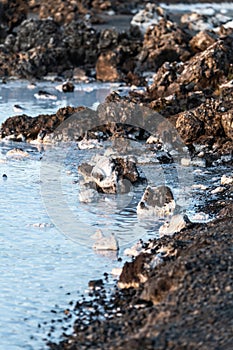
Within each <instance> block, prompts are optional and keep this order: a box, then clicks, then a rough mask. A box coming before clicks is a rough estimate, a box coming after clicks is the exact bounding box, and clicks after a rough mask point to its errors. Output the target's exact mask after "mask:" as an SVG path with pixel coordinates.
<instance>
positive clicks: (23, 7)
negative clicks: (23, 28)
mask: <svg viewBox="0 0 233 350" xmlns="http://www.w3.org/2000/svg"><path fill="white" fill-rule="evenodd" d="M27 14H28V4H27V1H23V0H4V1H1V4H0V23H1V24H2V23H3V24H5V25H6V26H7V27H8V28H9V31H12V29H13V28H14V27H16V26H18V25H19V24H20V23H21V22H22V21H23V20H25V19H26V18H27Z"/></svg>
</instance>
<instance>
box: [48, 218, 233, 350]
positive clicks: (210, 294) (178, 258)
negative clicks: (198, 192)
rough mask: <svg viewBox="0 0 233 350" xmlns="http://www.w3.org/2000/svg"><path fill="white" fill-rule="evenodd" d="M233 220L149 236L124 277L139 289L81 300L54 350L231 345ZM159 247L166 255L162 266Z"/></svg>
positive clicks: (99, 293) (221, 347)
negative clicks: (68, 329) (71, 323)
mask: <svg viewBox="0 0 233 350" xmlns="http://www.w3.org/2000/svg"><path fill="white" fill-rule="evenodd" d="M232 224H233V219H232V218H227V219H221V220H215V221H213V222H211V223H208V224H203V225H195V226H194V227H192V228H189V229H186V230H184V231H182V232H181V233H178V234H175V235H174V237H173V238H171V237H168V236H166V237H163V238H161V239H158V240H154V241H151V242H150V243H149V246H150V249H148V252H147V251H146V252H145V253H142V254H140V255H139V256H138V257H137V258H136V259H135V260H134V261H133V262H132V263H126V264H125V267H124V270H123V273H122V275H121V277H120V281H121V282H122V283H124V284H125V285H127V284H128V286H132V285H134V286H135V287H136V289H135V288H132V287H131V288H128V289H123V290H121V291H119V290H116V291H115V292H114V294H113V295H112V296H111V297H110V298H106V295H105V293H104V289H103V290H100V291H99V292H98V291H96V292H94V295H93V298H92V300H90V301H79V302H77V304H76V307H75V314H76V315H77V317H76V321H75V323H74V330H73V331H74V333H73V335H70V336H66V338H65V339H64V340H63V341H62V342H61V343H60V344H55V343H52V342H49V345H50V348H51V349H53V350H61V349H65V350H76V349H93V350H94V349H97V348H100V349H106V350H107V349H108V350H109V349H111V350H113V349H118V350H125V349H132V348H133V349H137V350H140V349H146V350H152V349H169V350H170V349H200V348H201V349H206V350H207V349H215V348H216V344H217V348H218V349H221V350H222V349H226V350H230V349H231V347H232V346H231V345H232V317H233V314H232V310H233V275H232V267H233V264H232V243H233V235H232V234H233V232H232ZM145 249H146V250H147V248H145ZM151 250H152V251H153V252H151ZM159 252H160V253H161V252H163V253H165V252H166V254H165V255H164V259H162V260H163V261H160V264H156V254H158V253H159ZM90 307H92V309H93V310H95V311H93V312H91V313H90V311H89V310H90ZM88 315H89V316H88Z"/></svg>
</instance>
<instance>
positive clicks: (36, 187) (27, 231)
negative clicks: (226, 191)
mask: <svg viewBox="0 0 233 350" xmlns="http://www.w3.org/2000/svg"><path fill="white" fill-rule="evenodd" d="M27 85H28V83H27V82H19V81H17V82H11V83H9V84H7V85H1V86H0V121H1V122H3V121H4V120H5V119H6V118H7V117H9V116H11V115H15V112H13V106H14V104H19V105H21V106H22V107H24V108H25V113H27V114H28V115H31V116H35V115H38V114H41V113H55V112H56V111H57V109H58V108H59V107H62V106H65V105H72V106H77V105H86V106H89V107H91V106H92V105H93V104H94V103H95V102H97V101H98V102H102V101H103V100H104V98H105V96H106V95H108V94H109V92H110V91H111V90H112V89H114V88H116V86H117V85H116V84H102V85H99V84H88V85H84V84H81V85H79V86H77V87H76V90H75V92H74V93H71V94H62V93H59V92H57V91H56V90H55V88H54V87H55V84H53V83H48V82H46V83H38V84H37V86H36V88H35V89H34V90H30V89H28V88H27ZM42 89H43V90H46V91H49V92H51V93H55V94H56V95H57V97H58V98H57V101H55V103H54V101H38V100H36V99H35V98H34V93H35V92H36V91H38V90H42ZM131 143H132V149H133V153H135V154H139V155H140V152H141V155H142V156H144V157H146V156H148V157H149V158H150V159H152V158H153V157H152V153H151V150H150V148H149V147H148V148H146V147H144V148H142V145H141V144H140V143H138V142H134V141H131ZM14 147H21V148H23V149H24V150H26V151H28V152H29V154H30V157H28V158H27V159H24V160H13V159H7V158H6V153H7V151H8V150H10V149H12V148H14ZM111 147H112V144H111V142H109V143H108V142H106V143H105V148H103V149H101V150H88V151H87V150H85V151H84V150H78V149H77V147H76V145H72V144H70V145H61V146H59V147H57V146H36V145H29V144H24V143H21V144H20V145H19V144H17V143H11V142H7V143H3V142H2V143H0V170H1V171H0V198H1V201H0V249H1V255H0V266H1V273H0V291H1V293H0V304H1V313H0V327H1V334H2V337H1V340H0V350H5V349H11V350H19V349H33V350H34V349H45V348H46V345H45V340H44V338H45V335H46V333H48V331H49V325H48V323H49V322H50V320H51V319H52V318H53V316H54V314H53V313H51V310H52V309H53V310H54V309H55V311H56V312H57V315H56V317H62V316H64V310H65V309H67V306H68V305H69V302H70V300H71V299H72V300H76V299H77V298H78V296H80V294H82V293H85V291H86V289H87V285H88V281H89V280H90V279H96V278H102V277H103V273H104V272H110V271H111V269H112V268H113V267H120V266H121V264H122V263H120V262H118V261H117V257H116V255H114V254H111V255H107V256H104V255H99V254H96V253H95V252H94V251H93V250H92V244H93V243H92V240H91V238H90V236H91V235H92V234H93V233H94V232H95V231H96V229H98V228H101V229H102V230H103V232H104V233H107V232H109V231H110V232H111V231H112V232H115V233H116V234H117V238H118V240H119V243H120V248H121V249H120V252H119V254H120V256H122V253H123V250H124V249H125V248H126V247H128V246H131V245H132V243H133V242H135V241H137V240H138V239H139V238H142V237H145V238H148V237H155V236H156V233H157V232H158V228H159V226H160V225H161V223H162V222H156V223H155V222H152V221H151V220H140V219H138V218H137V215H136V205H137V203H138V201H139V199H140V197H141V195H142V192H143V189H144V188H145V186H146V184H142V185H140V186H138V187H136V188H134V189H132V191H131V192H130V193H129V194H127V195H124V196H120V197H114V196H111V195H104V194H103V195H100V198H99V201H98V205H96V203H94V204H90V205H86V204H82V203H79V201H78V194H79V186H78V183H79V174H78V171H77V165H78V164H79V163H81V162H83V161H85V160H88V159H90V158H91V157H92V156H93V155H94V154H96V152H98V153H102V154H103V153H104V152H105V151H106V149H108V148H111ZM41 157H42V159H41ZM46 159H50V160H51V162H50V164H52V169H53V170H54V169H58V170H59V173H58V176H57V177H56V176H49V173H46V170H47V169H48V167H47V166H48V164H47V163H46ZM141 170H142V172H145V173H146V174H147V175H148V182H149V183H150V182H151V183H153V184H157V185H160V184H163V183H164V182H166V183H167V184H168V185H170V186H171V187H172V188H173V189H174V193H175V196H177V198H178V197H179V195H180V194H179V191H178V188H177V186H178V180H179V179H178V180H177V177H178V175H177V171H176V170H177V169H175V168H174V165H166V166H163V167H161V165H160V164H159V163H158V162H157V161H155V162H154V163H152V164H151V163H150V164H144V165H142V166H141ZM225 170H226V169H225V168H222V169H221V172H222V173H226V171H225ZM230 171H231V169H229V170H228V173H230ZM215 172H216V170H215ZM3 174H7V179H6V180H4V179H3V178H2V175H3ZM50 174H51V173H50ZM197 174H198V176H197V179H196V180H197V182H198V183H200V182H201V183H205V184H206V185H207V186H209V184H210V181H211V179H212V178H213V174H212V172H211V170H209V171H208V172H206V171H204V170H200V172H197ZM52 175H53V173H52ZM214 176H215V177H216V173H214ZM184 177H185V175H184ZM219 180H220V174H219V173H218V178H217V179H216V182H215V184H216V185H217V183H218V182H219ZM48 184H49V185H48ZM191 186H192V183H191V182H190V183H187V193H189V192H188V191H190V188H191ZM187 193H186V195H187ZM198 195H199V196H200V197H201V198H203V196H202V193H201V192H200V191H199V192H198V193H197V197H196V198H197V200H196V202H195V201H193V200H192V197H191V196H190V200H191V201H192V202H193V203H195V204H197V203H198ZM179 199H180V201H181V205H182V199H183V198H182V196H180V197H179ZM189 209H190V213H192V212H193V213H195V210H194V211H193V207H190V208H189ZM65 223H66V224H67V225H66V226H64V225H65ZM54 334H55V335H56V333H54ZM58 334H59V335H60V334H61V331H60V328H59V327H58V333H57V336H58ZM57 339H58V338H57ZM57 339H56V340H57Z"/></svg>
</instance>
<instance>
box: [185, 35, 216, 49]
mask: <svg viewBox="0 0 233 350" xmlns="http://www.w3.org/2000/svg"><path fill="white" fill-rule="evenodd" d="M217 39H218V36H217V35H216V34H215V33H213V32H210V31H200V32H199V33H198V34H196V35H195V36H194V37H193V38H192V39H191V40H190V42H189V45H190V47H191V49H192V50H193V52H201V51H204V50H206V49H207V48H208V47H209V46H210V45H213V44H214V43H215V42H216V41H217Z"/></svg>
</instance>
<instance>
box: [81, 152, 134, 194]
mask: <svg viewBox="0 0 233 350" xmlns="http://www.w3.org/2000/svg"><path fill="white" fill-rule="evenodd" d="M78 170H79V173H80V174H82V175H83V177H84V180H85V182H87V183H94V184H95V186H96V190H97V191H99V192H104V193H112V194H113V193H125V192H128V191H129V190H130V186H131V185H132V184H133V183H135V182H137V181H139V180H140V175H139V173H138V170H137V167H136V163H135V162H134V161H133V160H132V159H131V158H130V157H124V158H123V157H122V158H120V157H116V158H113V157H107V156H96V157H94V158H93V159H92V160H91V162H90V164H87V163H83V164H81V165H80V166H79V168H78Z"/></svg>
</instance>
